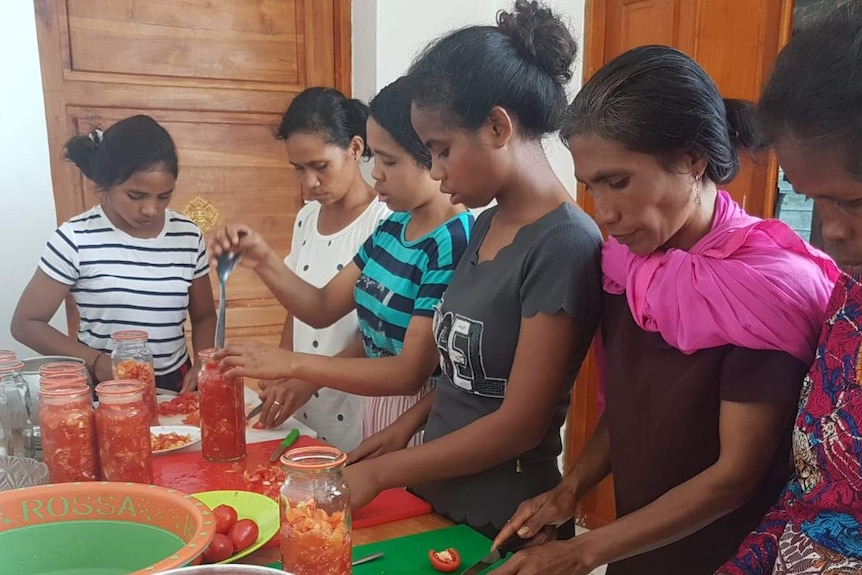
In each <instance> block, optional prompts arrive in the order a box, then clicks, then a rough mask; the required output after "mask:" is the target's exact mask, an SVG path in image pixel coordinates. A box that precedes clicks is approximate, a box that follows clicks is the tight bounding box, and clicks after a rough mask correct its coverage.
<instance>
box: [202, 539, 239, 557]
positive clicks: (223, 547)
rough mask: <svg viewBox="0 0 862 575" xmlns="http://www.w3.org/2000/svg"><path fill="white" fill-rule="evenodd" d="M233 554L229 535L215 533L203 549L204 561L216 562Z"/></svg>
mask: <svg viewBox="0 0 862 575" xmlns="http://www.w3.org/2000/svg"><path fill="white" fill-rule="evenodd" d="M231 555H233V542H232V541H231V540H230V537H228V536H227V535H224V534H222V533H216V535H215V537H213V541H212V543H210V546H209V547H207V550H206V551H204V563H218V562H219V561H224V560H225V559H227V558H228V557H230V556H231Z"/></svg>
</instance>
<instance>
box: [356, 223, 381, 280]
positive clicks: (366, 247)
mask: <svg viewBox="0 0 862 575" xmlns="http://www.w3.org/2000/svg"><path fill="white" fill-rule="evenodd" d="M376 241H377V230H376V229H375V230H374V232H372V234H371V235H370V236H368V239H366V240H365V241H364V242H362V245H361V246H360V247H359V251H357V252H356V255H355V256H353V263H355V264H356V267H358V268H359V271H363V270H365V265H366V264H367V263H368V254H370V253H372V252H373V251H374V243H375V242H376Z"/></svg>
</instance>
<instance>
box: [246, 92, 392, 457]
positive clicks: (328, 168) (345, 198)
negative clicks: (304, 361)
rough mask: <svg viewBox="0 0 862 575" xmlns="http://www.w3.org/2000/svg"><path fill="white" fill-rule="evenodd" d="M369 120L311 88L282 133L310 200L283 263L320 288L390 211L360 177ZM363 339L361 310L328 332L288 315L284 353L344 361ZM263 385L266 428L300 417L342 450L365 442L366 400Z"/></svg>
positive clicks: (302, 385)
mask: <svg viewBox="0 0 862 575" xmlns="http://www.w3.org/2000/svg"><path fill="white" fill-rule="evenodd" d="M367 119H368V107H367V106H366V105H365V104H363V103H362V102H360V101H359V100H351V99H348V98H346V97H345V96H344V95H343V94H341V93H340V92H338V91H337V90H333V89H332V88H309V89H307V90H305V91H304V92H302V93H301V94H299V95H298V96H297V97H296V98H295V99H294V100H293V101H292V102H291V104H290V107H288V109H287V111H286V112H285V114H284V117H283V118H282V121H281V125H280V126H279V129H278V132H277V134H276V137H277V138H279V139H281V140H284V141H285V145H286V147H287V154H288V157H289V159H290V163H291V164H292V165H293V166H294V168H295V169H296V173H297V177H298V178H299V184H300V189H301V191H302V198H303V199H304V200H305V201H306V202H307V203H306V204H305V206H304V207H303V208H302V209H301V210H300V211H299V213H298V214H297V216H296V221H295V223H294V227H293V240H292V243H291V250H290V254H289V255H288V256H287V257H286V258H285V260H284V263H285V264H286V265H287V266H288V267H289V268H290V269H291V270H292V271H293V272H294V273H296V274H297V275H298V276H299V277H301V278H302V279H303V280H305V281H307V282H308V283H310V284H312V285H314V286H316V287H322V286H325V285H326V284H327V283H328V282H329V280H331V279H332V278H333V277H334V276H335V274H336V273H338V271H339V270H341V268H342V267H344V266H345V265H347V264H348V263H350V261H351V260H352V258H353V256H354V255H355V254H356V252H357V251H358V250H359V247H360V246H361V245H362V243H363V242H364V241H365V240H366V239H367V238H368V236H370V235H371V233H372V232H373V231H374V229H375V228H376V227H377V224H378V223H379V222H380V221H381V220H383V219H385V218H386V217H387V216H388V215H389V213H390V212H389V210H388V209H387V207H386V205H385V204H383V203H382V202H381V201H380V200H379V199H378V198H377V195H376V194H375V192H374V189H373V188H372V187H371V186H369V185H368V183H366V181H365V180H364V179H363V177H362V174H361V173H360V171H359V161H360V160H361V159H367V158H369V157H370V156H371V151H370V149H369V148H368V147H367V146H366V144H365V124H366V121H367ZM357 338H358V329H357V318H356V312H352V313H350V314H348V315H346V316H344V317H343V318H341V319H340V320H338V321H337V322H335V323H334V324H332V325H331V326H329V327H326V328H323V329H315V328H313V327H311V326H309V325H307V324H305V323H303V322H301V321H300V320H298V319H296V318H295V317H293V315H292V314H290V313H288V316H287V319H286V320H285V323H284V331H283V333H282V337H281V348H282V349H286V350H290V351H295V352H301V353H310V354H317V355H327V356H333V355H338V354H339V353H341V354H342V355H344V354H349V353H350V350H349V349H347V348H349V347H350V344H351V343H354V342H355V341H356V340H357ZM353 348H354V349H359V353H361V348H357V346H353ZM261 387H262V392H261V396H260V397H261V399H262V400H263V402H264V407H263V410H262V411H261V416H260V422H261V423H263V424H264V425H265V426H267V427H277V426H279V425H281V424H282V423H283V422H284V421H285V420H286V419H287V418H288V417H290V416H292V415H294V416H295V417H297V418H299V420H300V421H302V422H303V423H304V424H306V425H308V426H309V427H311V428H312V429H314V430H315V431H316V432H317V433H318V436H319V437H320V438H321V439H325V440H326V441H328V442H329V443H331V444H333V445H335V446H336V447H338V448H339V449H342V450H345V451H349V450H352V449H354V448H355V447H356V446H357V445H358V444H359V442H360V441H361V440H362V416H363V403H364V399H363V398H361V397H359V396H357V395H353V394H349V393H344V392H342V391H337V390H334V389H328V388H320V387H319V386H317V385H315V384H313V383H311V382H307V381H302V380H299V379H287V380H279V381H269V382H261Z"/></svg>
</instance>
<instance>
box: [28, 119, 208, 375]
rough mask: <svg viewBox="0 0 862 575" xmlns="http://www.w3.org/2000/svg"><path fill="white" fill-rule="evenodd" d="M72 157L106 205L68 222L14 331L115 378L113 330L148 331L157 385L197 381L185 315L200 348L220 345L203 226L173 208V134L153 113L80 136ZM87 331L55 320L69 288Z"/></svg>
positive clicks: (68, 150) (72, 144)
mask: <svg viewBox="0 0 862 575" xmlns="http://www.w3.org/2000/svg"><path fill="white" fill-rule="evenodd" d="M65 156H66V158H67V159H68V160H70V161H71V162H73V163H74V164H75V165H76V166H78V168H80V170H81V173H82V174H84V176H86V177H87V178H89V179H90V180H92V181H93V183H94V184H95V185H96V188H97V190H98V192H99V194H100V202H99V204H98V205H97V206H95V207H93V208H91V209H89V210H87V211H86V212H84V213H83V214H80V215H78V216H75V217H74V218H72V219H71V220H69V221H68V222H66V223H64V224H62V225H61V226H60V227H59V228H58V229H57V230H56V231H55V232H54V234H53V235H52V236H51V238H50V239H49V240H48V244H47V246H46V248H45V251H44V252H43V254H42V258H41V260H40V261H39V267H38V268H37V269H36V273H35V274H34V275H33V279H31V280H30V283H29V284H28V285H27V288H26V289H25V290H24V293H23V294H22V295H21V299H20V300H19V302H18V307H17V308H16V310H15V314H14V316H13V318H12V335H13V336H14V337H15V339H17V340H18V341H20V342H21V343H23V344H24V345H26V346H28V347H31V348H33V349H34V350H36V351H37V352H39V353H42V354H46V355H66V356H73V357H80V358H82V359H84V360H85V361H86V363H87V367H88V369H89V370H90V372H91V374H92V375H93V378H94V380H95V381H104V380H107V379H111V377H112V375H113V374H112V367H111V358H110V353H111V334H112V333H113V332H115V331H119V330H127V329H133V330H144V331H146V332H147V333H148V334H149V346H150V349H151V350H152V352H153V362H154V367H155V373H156V385H157V386H158V387H161V388H166V389H173V390H180V389H182V390H190V389H193V388H194V387H195V384H196V381H195V376H194V373H195V371H194V370H192V369H190V367H191V361H190V359H189V352H188V350H187V346H186V339H185V333H184V328H183V326H184V324H185V321H186V318H187V317H189V318H190V319H191V325H192V330H193V333H192V343H193V344H194V346H195V349H204V348H206V347H211V346H212V341H213V338H214V335H215V323H216V315H215V309H214V307H213V298H212V288H211V287H210V280H209V275H208V272H209V261H208V259H207V257H206V246H205V244H204V241H203V238H202V236H201V231H200V230H199V229H198V227H197V226H196V225H195V224H194V223H193V222H192V221H191V220H189V219H188V218H185V217H184V216H182V215H181V214H178V213H177V212H174V211H172V210H169V209H167V208H168V204H169V203H170V201H171V197H172V195H173V191H174V186H175V185H176V180H177V174H178V173H179V168H178V162H177V152H176V148H175V146H174V142H173V140H172V139H171V136H170V134H168V132H167V130H165V129H164V128H163V127H162V126H160V125H159V124H158V123H157V122H156V121H155V120H153V119H152V118H150V117H149V116H133V117H130V118H126V119H124V120H121V121H119V122H117V123H116V124H114V125H113V126H111V127H110V128H108V129H107V130H105V131H104V133H103V132H102V131H101V130H94V131H93V132H91V133H90V134H89V135H86V136H76V137H74V138H72V139H71V140H69V141H68V142H67V143H66V146H65ZM70 293H71V295H72V298H73V299H74V300H75V304H76V306H77V311H78V315H79V316H80V324H79V327H78V333H77V337H69V336H67V335H65V334H63V333H61V332H59V331H58V330H56V329H54V328H53V327H51V325H49V323H48V322H49V321H50V319H51V318H52V317H53V316H54V314H55V313H56V311H57V309H58V308H59V307H60V303H61V302H62V301H63V300H64V299H65V298H66V296H67V295H68V294H70Z"/></svg>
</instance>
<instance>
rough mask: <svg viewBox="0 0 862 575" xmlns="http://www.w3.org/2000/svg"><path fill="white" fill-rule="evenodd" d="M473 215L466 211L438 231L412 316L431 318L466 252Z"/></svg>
mask: <svg viewBox="0 0 862 575" xmlns="http://www.w3.org/2000/svg"><path fill="white" fill-rule="evenodd" d="M472 223H473V216H472V214H470V213H469V212H466V213H464V214H462V215H461V217H458V218H456V219H454V220H452V221H451V222H449V223H448V224H447V225H446V226H445V228H443V229H441V230H440V232H441V233H440V234H438V235H437V238H436V239H437V253H436V254H434V256H435V257H431V258H429V261H428V267H427V268H426V269H425V271H424V272H423V273H422V283H421V284H420V286H419V292H418V293H417V294H416V301H415V303H414V304H413V315H417V316H424V317H433V315H434V308H435V307H436V306H437V304H438V303H439V302H440V298H442V297H443V293H444V292H445V291H446V288H447V287H449V282H450V281H452V276H453V275H454V274H455V268H456V267H458V262H459V261H461V256H463V255H464V251H465V250H466V249H467V243H468V242H469V237H470V228H471V227H472Z"/></svg>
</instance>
